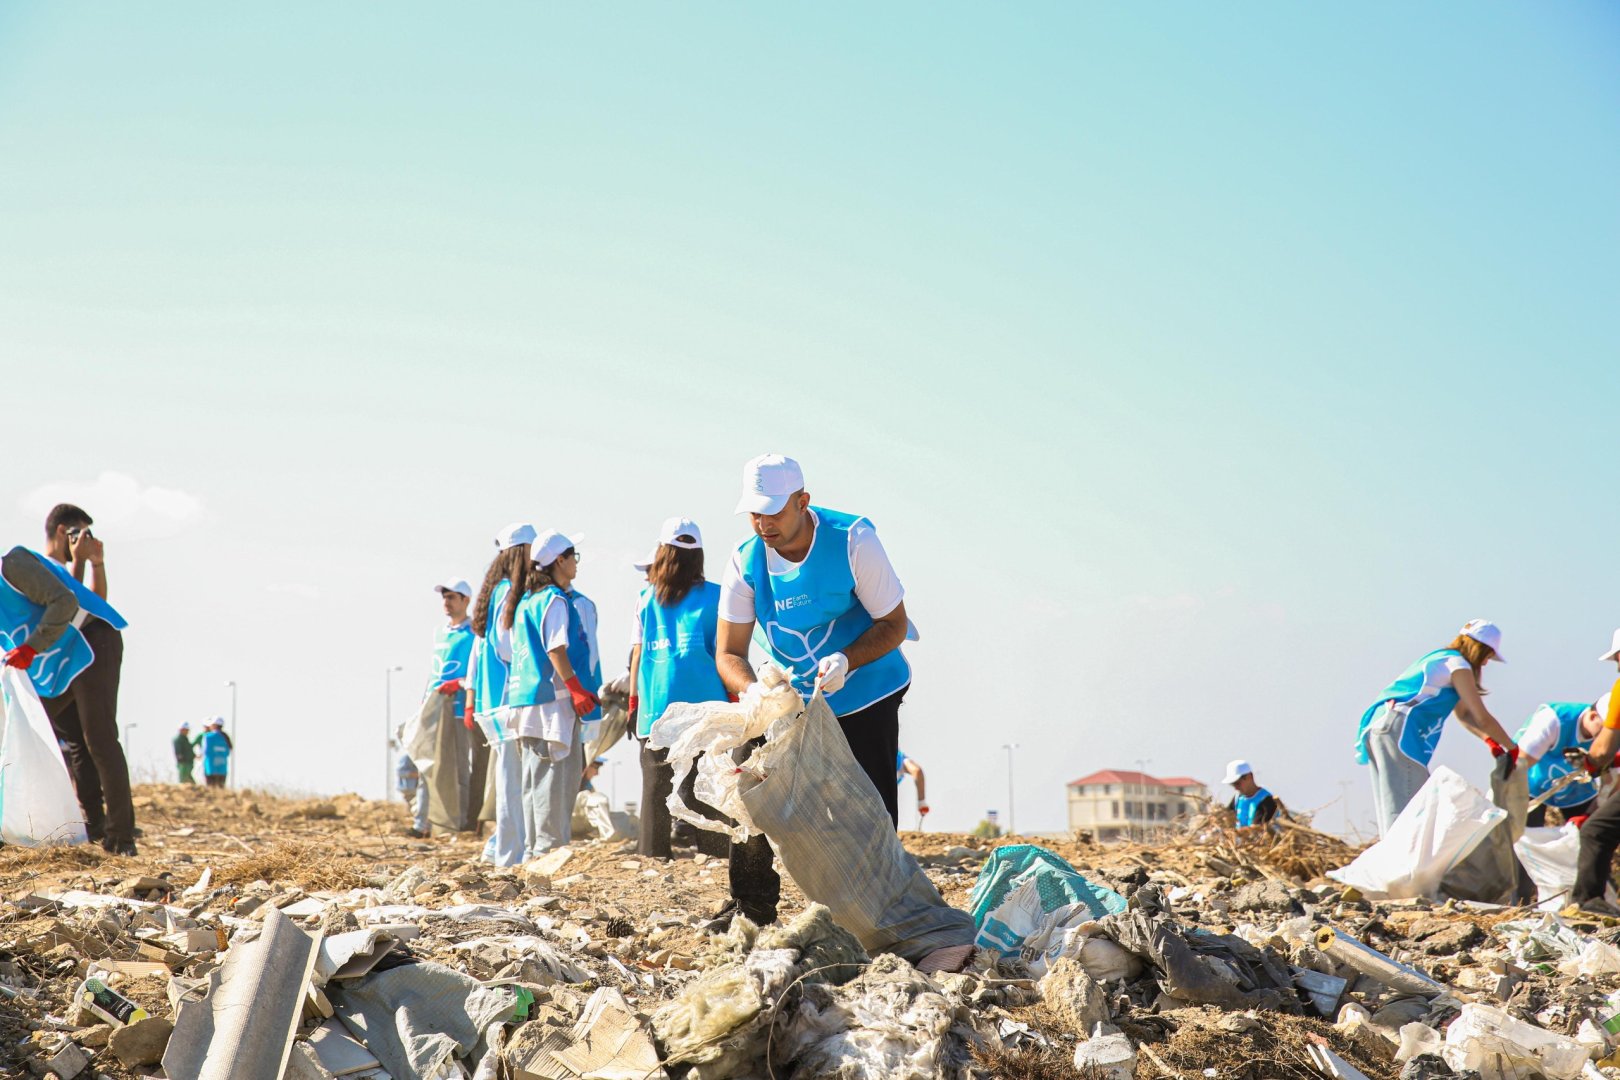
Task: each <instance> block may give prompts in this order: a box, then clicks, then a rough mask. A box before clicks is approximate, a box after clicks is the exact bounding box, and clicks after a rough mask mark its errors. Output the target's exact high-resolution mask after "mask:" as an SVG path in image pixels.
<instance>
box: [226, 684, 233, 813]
mask: <svg viewBox="0 0 1620 1080" xmlns="http://www.w3.org/2000/svg"><path fill="white" fill-rule="evenodd" d="M225 685H226V686H228V687H230V688H231V756H230V757H228V758H226V759H225V783H226V784H227V785H228V786H230V787H235V786H236V680H235V679H231V680H230V681H228V682H227V683H226V684H225Z"/></svg>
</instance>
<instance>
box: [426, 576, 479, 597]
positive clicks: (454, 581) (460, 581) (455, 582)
mask: <svg viewBox="0 0 1620 1080" xmlns="http://www.w3.org/2000/svg"><path fill="white" fill-rule="evenodd" d="M433 591H434V592H436V593H438V594H439V595H440V596H443V595H444V594H445V593H447V592H455V593H460V594H461V595H462V596H465V597H466V598H467V599H469V600H471V599H472V594H473V591H472V586H471V585H469V584H467V581H466V579H465V578H451V579H449V580H448V581H445V582H443V583H442V584H439V585H435V586H433Z"/></svg>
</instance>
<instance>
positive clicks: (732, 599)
mask: <svg viewBox="0 0 1620 1080" xmlns="http://www.w3.org/2000/svg"><path fill="white" fill-rule="evenodd" d="M810 520H811V521H813V522H815V523H816V535H815V539H814V540H812V541H811V542H810V551H807V552H805V555H804V557H805V558H806V559H808V558H809V557H810V552H811V551H814V550H815V545H817V544H819V543H821V541H822V529H821V521H820V519H819V518H817V517H816V512H815V511H814V510H812V511H810ZM848 535H849V566H850V569H851V570H852V571H853V572H854V574H855V599H857V600H859V601H860V602H861V606H862V607H863V608H865V609H866V613H867V614H868V615H870V616H871V617H872V618H874V619H881V618H883V616H885V615H887V614H889V612H891V611H893V610H894V609H895V608H897V607H899V606H900V601H901V600H903V599H905V596H906V590H905V588H904V587H902V586H901V584H900V579H899V577H897V576H896V575H895V572H894V566H893V565H892V564H891V563H890V562H889V553H888V552H886V551H884V550H883V542H882V541H881V540H879V539H878V534H877V530H876V529H874V528H873V527H872V523H871V522H869V521H867V520H866V519H865V518H862V519H861V520H859V521H857V522H856V523H855V524H853V525H851V526H850V527H849V534H848ZM802 565H804V564H803V562H802V561H801V562H789V561H788V560H787V559H784V558H782V556H780V555H778V554H777V553H776V552H774V551H772V550H771V549H770V548H766V549H765V568H766V569H767V570H768V571H770V572H771V573H772V574H786V573H788V572H789V571H791V570H793V569H794V568H796V567H799V566H802ZM720 617H721V618H722V619H724V620H725V621H726V622H729V623H745V624H746V623H751V622H753V621H754V590H753V588H752V587H751V586H750V585H749V584H748V582H746V581H744V580H743V567H742V549H741V548H738V549H737V550H736V551H734V552H732V553H731V561H730V562H728V563H726V575H725V577H724V578H723V579H721V582H720ZM637 640H639V638H638V639H637Z"/></svg>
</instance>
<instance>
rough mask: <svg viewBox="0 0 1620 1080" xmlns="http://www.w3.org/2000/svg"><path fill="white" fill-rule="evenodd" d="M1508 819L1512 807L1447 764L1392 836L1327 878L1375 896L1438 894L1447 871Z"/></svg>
mask: <svg viewBox="0 0 1620 1080" xmlns="http://www.w3.org/2000/svg"><path fill="white" fill-rule="evenodd" d="M1505 817H1507V811H1505V810H1503V809H1502V808H1501V807H1499V806H1497V805H1496V804H1495V803H1493V802H1491V800H1490V799H1489V797H1487V796H1486V794H1485V793H1484V792H1483V791H1480V790H1479V789H1478V788H1476V787H1474V785H1472V784H1470V783H1469V782H1468V781H1466V780H1464V779H1463V778H1462V777H1461V776H1459V775H1458V774H1457V772H1456V771H1455V770H1453V769H1449V768H1447V767H1446V766H1444V765H1442V766H1440V767H1439V768H1438V769H1436V770H1434V772H1433V773H1432V774H1431V775H1430V776H1429V780H1428V782H1427V783H1426V784H1424V785H1423V787H1422V788H1420V789H1419V790H1418V793H1417V794H1416V795H1415V796H1413V797H1412V801H1411V802H1409V803H1407V804H1406V809H1405V810H1402V811H1401V813H1400V816H1399V817H1397V818H1396V819H1395V823H1394V824H1393V825H1391V826H1390V827H1389V835H1388V836H1385V837H1384V838H1383V839H1382V840H1380V841H1378V843H1376V844H1374V845H1373V846H1372V847H1370V848H1368V849H1367V850H1366V851H1363V852H1362V853H1361V854H1360V855H1357V856H1356V859H1355V861H1354V862H1352V863H1351V864H1350V865H1349V866H1345V867H1341V868H1340V869H1338V870H1329V871H1328V875H1327V876H1328V877H1330V878H1332V879H1333V880H1334V881H1338V882H1342V883H1344V884H1346V885H1350V886H1353V887H1354V888H1355V889H1357V890H1358V891H1359V892H1361V894H1362V895H1364V896H1366V897H1367V898H1368V899H1370V900H1404V899H1408V898H1410V897H1414V896H1427V897H1430V898H1433V897H1435V896H1436V895H1437V894H1438V892H1439V889H1440V879H1441V878H1443V877H1445V875H1446V872H1447V871H1448V870H1450V869H1451V868H1452V867H1453V866H1456V865H1457V864H1458V863H1459V862H1461V861H1462V860H1463V859H1464V858H1466V857H1467V855H1468V853H1469V852H1471V851H1473V850H1474V848H1475V846H1477V845H1478V844H1479V842H1480V841H1481V840H1483V839H1484V838H1485V835H1486V834H1487V833H1489V832H1490V831H1491V829H1493V828H1495V827H1496V825H1497V823H1499V822H1500V821H1502V819H1503V818H1505Z"/></svg>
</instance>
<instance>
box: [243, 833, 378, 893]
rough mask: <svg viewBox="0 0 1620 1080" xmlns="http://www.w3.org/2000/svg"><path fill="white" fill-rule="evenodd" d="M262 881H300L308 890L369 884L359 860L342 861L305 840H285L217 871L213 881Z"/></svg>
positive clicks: (345, 887) (324, 847)
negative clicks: (357, 861) (358, 862)
mask: <svg viewBox="0 0 1620 1080" xmlns="http://www.w3.org/2000/svg"><path fill="white" fill-rule="evenodd" d="M261 878H262V879H263V880H265V881H269V882H273V883H289V882H297V883H298V884H299V885H300V886H302V887H303V888H305V889H355V888H359V887H360V886H362V885H364V884H366V874H365V873H364V870H363V868H362V866H361V865H358V864H357V863H356V861H354V860H346V859H341V858H339V857H337V856H336V855H334V853H333V851H332V849H331V848H330V847H329V846H325V845H321V844H314V843H310V842H308V841H305V840H285V841H282V842H281V843H279V844H276V845H274V846H273V847H269V848H266V849H265V850H264V851H261V852H259V853H257V854H255V855H244V856H243V857H242V858H240V859H237V860H235V861H234V862H228V863H225V864H223V865H221V866H219V867H217V868H216V869H215V871H214V881H215V883H216V884H220V885H246V884H248V883H249V882H253V881H258V880H260V879H261Z"/></svg>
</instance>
